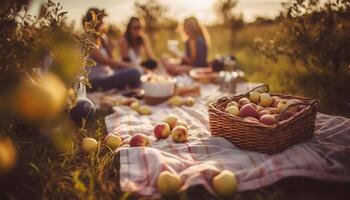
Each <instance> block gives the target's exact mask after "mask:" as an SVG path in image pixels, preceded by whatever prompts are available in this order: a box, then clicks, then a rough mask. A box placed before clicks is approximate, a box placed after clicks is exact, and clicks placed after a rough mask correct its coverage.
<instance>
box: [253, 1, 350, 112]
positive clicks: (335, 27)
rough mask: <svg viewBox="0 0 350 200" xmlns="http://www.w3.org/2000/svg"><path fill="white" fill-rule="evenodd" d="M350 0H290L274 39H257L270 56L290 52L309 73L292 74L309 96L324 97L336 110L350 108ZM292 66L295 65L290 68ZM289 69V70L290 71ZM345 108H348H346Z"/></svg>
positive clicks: (290, 55)
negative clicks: (327, 0) (322, 0)
mask: <svg viewBox="0 0 350 200" xmlns="http://www.w3.org/2000/svg"><path fill="white" fill-rule="evenodd" d="M349 19H350V2H349V1H346V0H338V1H329V2H326V3H325V4H322V3H321V2H320V1H319V0H291V1H289V3H288V4H286V12H285V18H284V19H283V20H281V22H280V23H281V25H280V26H281V27H282V29H281V31H279V32H278V33H277V34H276V35H275V37H273V38H272V40H269V41H263V40H261V39H257V40H256V43H257V48H258V49H259V50H260V52H262V53H263V54H264V55H266V56H267V57H268V58H272V59H274V60H276V59H277V58H278V57H279V56H280V55H283V56H287V57H288V58H289V59H290V60H291V61H292V62H293V63H295V65H297V64H298V63H299V64H302V66H303V67H304V68H305V70H306V72H307V73H303V74H297V75H295V76H292V77H291V79H293V84H292V85H290V86H289V87H293V85H294V87H299V88H301V90H303V93H304V94H306V95H308V96H314V97H316V98H320V99H321V101H322V102H323V103H324V104H323V105H326V106H327V107H329V108H331V109H330V110H333V111H335V112H337V111H342V112H347V111H346V110H348V111H349V110H350V106H349V99H350V94H349V92H347V90H348V89H347V86H348V85H350V71H349V70H350V69H349V64H350V21H349ZM290 70H292V69H290ZM286 73H288V72H287V71H286ZM344 108H345V109H344Z"/></svg>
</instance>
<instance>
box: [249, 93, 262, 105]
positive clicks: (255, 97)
mask: <svg viewBox="0 0 350 200" xmlns="http://www.w3.org/2000/svg"><path fill="white" fill-rule="evenodd" d="M249 100H250V101H251V102H253V103H259V101H260V93H259V92H257V91H253V92H251V93H250V94H249Z"/></svg>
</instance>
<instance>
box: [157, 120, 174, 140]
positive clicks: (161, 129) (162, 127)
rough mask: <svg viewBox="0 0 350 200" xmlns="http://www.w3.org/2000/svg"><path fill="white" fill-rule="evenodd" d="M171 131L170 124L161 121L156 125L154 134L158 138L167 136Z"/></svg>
mask: <svg viewBox="0 0 350 200" xmlns="http://www.w3.org/2000/svg"><path fill="white" fill-rule="evenodd" d="M170 133H171V130H170V126H169V124H167V123H165V122H159V123H158V124H157V125H156V126H155V127H154V136H155V137H156V138H158V139H162V138H167V137H168V136H169V135H170Z"/></svg>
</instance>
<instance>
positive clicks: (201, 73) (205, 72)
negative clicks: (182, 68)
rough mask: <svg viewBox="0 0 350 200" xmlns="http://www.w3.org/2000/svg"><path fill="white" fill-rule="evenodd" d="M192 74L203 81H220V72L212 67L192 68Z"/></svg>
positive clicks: (197, 79) (194, 77)
mask: <svg viewBox="0 0 350 200" xmlns="http://www.w3.org/2000/svg"><path fill="white" fill-rule="evenodd" d="M190 76H191V78H193V79H194V80H195V81H198V82H201V83H217V82H218V81H219V73H218V72H214V71H213V69H212V68H211V67H206V68H195V69H192V70H191V71H190Z"/></svg>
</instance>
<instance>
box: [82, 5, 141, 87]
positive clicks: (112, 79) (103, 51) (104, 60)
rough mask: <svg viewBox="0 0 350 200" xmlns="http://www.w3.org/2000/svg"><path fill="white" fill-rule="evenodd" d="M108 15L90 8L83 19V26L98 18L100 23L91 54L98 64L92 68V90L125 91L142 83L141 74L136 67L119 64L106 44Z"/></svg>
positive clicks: (96, 26)
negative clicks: (94, 46)
mask: <svg viewBox="0 0 350 200" xmlns="http://www.w3.org/2000/svg"><path fill="white" fill-rule="evenodd" d="M106 16H107V15H106V14H105V12H104V10H100V9H97V8H90V9H89V10H88V11H87V13H86V15H85V17H84V18H83V25H84V26H85V24H86V23H89V22H91V21H92V20H93V19H94V18H97V21H98V23H96V24H95V25H94V27H93V28H94V29H95V31H96V33H97V34H96V35H95V44H96V48H95V49H93V51H92V53H91V56H90V57H91V58H92V59H93V60H94V61H95V62H96V63H97V64H96V66H94V67H91V68H90V70H91V71H90V73H89V79H90V82H91V85H92V90H96V89H102V90H109V89H123V88H125V87H127V86H129V87H136V86H138V85H139V83H140V72H139V71H138V70H137V69H136V68H135V67H134V66H135V65H133V64H131V63H128V62H124V61H121V62H118V61H115V60H114V58H113V54H112V52H111V49H110V46H109V45H108V43H107V42H106V39H105V37H106V36H105V33H106V32H107V28H106V25H105V23H104V18H105V17H106Z"/></svg>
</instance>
